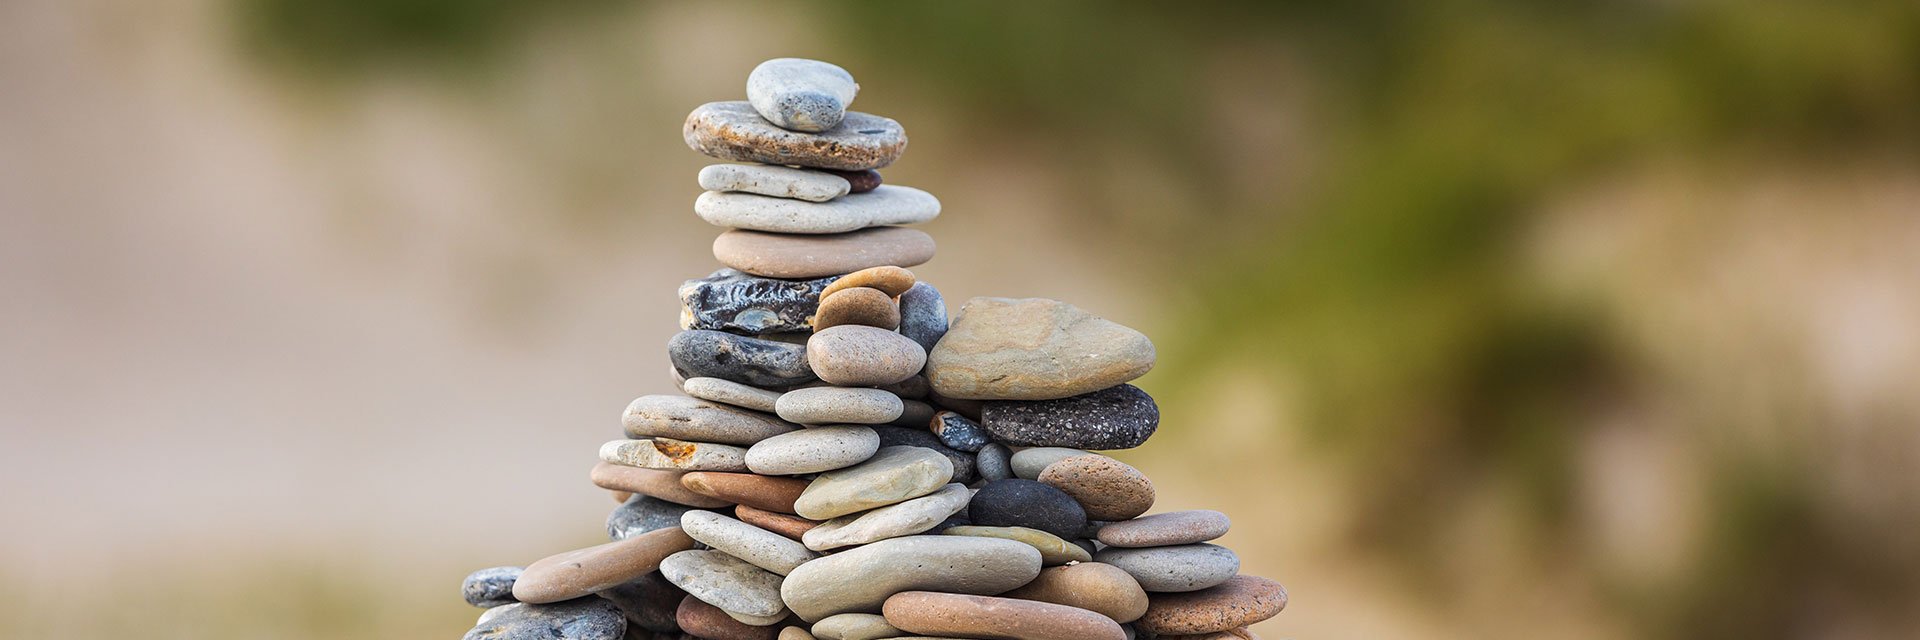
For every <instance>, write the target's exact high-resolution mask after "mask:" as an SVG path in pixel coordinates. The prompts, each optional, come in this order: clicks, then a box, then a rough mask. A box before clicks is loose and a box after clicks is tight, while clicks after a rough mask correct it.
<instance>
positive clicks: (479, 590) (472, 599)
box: [460, 567, 525, 608]
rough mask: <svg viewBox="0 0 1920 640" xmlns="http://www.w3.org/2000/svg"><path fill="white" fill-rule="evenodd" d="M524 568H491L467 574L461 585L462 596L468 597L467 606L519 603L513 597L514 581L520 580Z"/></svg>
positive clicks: (484, 606)
mask: <svg viewBox="0 0 1920 640" xmlns="http://www.w3.org/2000/svg"><path fill="white" fill-rule="evenodd" d="M524 570H525V569H524V568H522V567H491V568H487V569H481V570H479V571H475V572H473V573H470V574H467V579H466V580H464V581H462V582H461V583H460V594H461V595H463V596H466V598H467V604H470V605H473V606H476V607H481V608H489V607H498V606H500V605H503V604H508V603H513V602H519V600H515V599H514V597H513V581H515V580H519V579H520V572H521V571H524Z"/></svg>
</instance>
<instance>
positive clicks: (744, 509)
mask: <svg viewBox="0 0 1920 640" xmlns="http://www.w3.org/2000/svg"><path fill="white" fill-rule="evenodd" d="M733 515H734V516H736V517H739V518H740V521H741V522H745V523H747V524H750V525H753V526H756V527H760V528H762V529H766V530H768V531H772V532H774V533H778V534H780V535H782V536H786V537H787V538H789V539H792V540H796V541H797V540H800V539H801V538H803V537H805V536H806V535H807V532H808V531H812V530H813V528H814V527H817V526H820V521H818V520H808V519H806V518H802V517H800V516H796V515H793V514H790V513H780V512H777V511H768V510H766V509H755V508H753V507H749V506H746V505H740V506H738V507H734V509H733Z"/></svg>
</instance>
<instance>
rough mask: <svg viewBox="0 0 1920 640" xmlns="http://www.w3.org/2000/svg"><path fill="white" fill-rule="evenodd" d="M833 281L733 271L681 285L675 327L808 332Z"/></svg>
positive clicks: (722, 272) (750, 331) (715, 273)
mask: <svg viewBox="0 0 1920 640" xmlns="http://www.w3.org/2000/svg"><path fill="white" fill-rule="evenodd" d="M830 282H833V278H831V277H827V278H815V279H812V280H781V279H778V278H762V277H760V276H756V275H751V274H747V273H742V272H740V271H738V270H735V269H721V270H719V271H715V272H713V274H712V275H708V276H707V277H705V278H696V279H693V280H688V281H686V282H683V283H681V284H680V291H679V293H680V328H681V329H713V330H719V331H730V332H733V333H746V334H763V333H786V332H793V331H807V330H808V327H809V322H810V321H809V318H811V317H812V316H813V314H814V310H815V309H817V308H818V307H819V306H820V292H821V291H822V290H824V289H826V287H827V285H828V283H830Z"/></svg>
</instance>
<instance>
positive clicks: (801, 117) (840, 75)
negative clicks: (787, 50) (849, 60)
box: [747, 58, 860, 133]
mask: <svg viewBox="0 0 1920 640" xmlns="http://www.w3.org/2000/svg"><path fill="white" fill-rule="evenodd" d="M858 93H860V85H859V83H856V82H854V81H853V74H851V73H847V70H846V69H842V68H840V67H839V66H837V65H833V64H829V63H825V62H821V61H819V60H808V59H805V58H774V59H772V60H768V61H766V62H762V63H760V66H758V67H754V68H753V73H750V74H747V102H749V103H752V104H753V110H754V111H758V112H760V117H763V118H766V119H767V121H768V122H771V123H773V124H775V125H777V126H779V127H780V128H782V129H790V130H793V131H806V132H811V133H818V132H821V131H826V130H828V129H832V128H833V127H834V126H835V125H838V124H840V120H841V118H844V117H846V115H847V107H848V106H850V105H852V104H853V97H854V95H856V94H858Z"/></svg>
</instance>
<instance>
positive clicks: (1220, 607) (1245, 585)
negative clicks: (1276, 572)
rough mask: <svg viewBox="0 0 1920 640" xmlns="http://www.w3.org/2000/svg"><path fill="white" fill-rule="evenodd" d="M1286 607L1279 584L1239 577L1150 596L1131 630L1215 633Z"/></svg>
mask: <svg viewBox="0 0 1920 640" xmlns="http://www.w3.org/2000/svg"><path fill="white" fill-rule="evenodd" d="M1286 608H1287V590H1286V588H1284V587H1281V586H1280V583H1278V582H1274V581H1272V580H1268V579H1266V578H1262V577H1259V576H1248V575H1239V576H1234V577H1232V578H1229V579H1228V580H1227V581H1226V582H1223V583H1221V584H1219V585H1217V586H1214V587H1211V588H1208V589H1203V590H1200V591H1189V592H1185V593H1156V594H1153V596H1151V597H1149V598H1148V604H1147V613H1146V614H1145V615H1142V616H1141V617H1140V620H1139V621H1137V622H1135V623H1134V627H1135V628H1137V629H1140V630H1142V631H1146V632H1149V633H1154V634H1158V635H1163V636H1165V635H1179V634H1188V635H1192V634H1202V633H1218V632H1221V631H1226V630H1228V629H1236V628H1240V627H1245V626H1248V625H1252V624H1254V623H1258V622H1261V621H1264V620H1267V619H1269V618H1272V617H1274V616H1276V615H1280V612H1281V611H1282V610H1284V609H1286Z"/></svg>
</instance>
